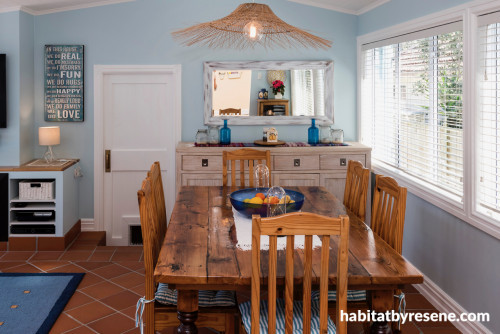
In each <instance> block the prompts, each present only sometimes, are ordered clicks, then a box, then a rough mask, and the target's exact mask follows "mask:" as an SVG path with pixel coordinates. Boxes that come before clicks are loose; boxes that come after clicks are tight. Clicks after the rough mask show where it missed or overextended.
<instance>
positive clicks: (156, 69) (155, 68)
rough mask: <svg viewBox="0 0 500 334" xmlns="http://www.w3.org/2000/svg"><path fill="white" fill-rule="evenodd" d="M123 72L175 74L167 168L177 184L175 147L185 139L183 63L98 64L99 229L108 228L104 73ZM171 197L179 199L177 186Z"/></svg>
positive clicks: (96, 155)
mask: <svg viewBox="0 0 500 334" xmlns="http://www.w3.org/2000/svg"><path fill="white" fill-rule="evenodd" d="M119 73H124V74H128V73H135V74H137V73H158V74H161V73H163V74H171V75H173V78H174V84H173V88H174V89H175V92H174V94H173V96H174V100H175V101H174V119H173V124H174V133H173V138H174V143H173V147H174V149H173V151H172V152H170V153H171V154H172V156H171V159H170V161H172V165H171V166H168V167H167V170H168V171H169V175H168V178H167V182H168V184H175V170H176V169H175V167H176V166H175V147H176V145H177V143H178V142H180V140H181V129H182V113H181V78H182V76H181V65H94V221H95V222H94V226H95V229H96V230H97V231H104V205H103V203H104V202H103V185H104V168H103V166H104V133H103V132H104V114H103V110H104V106H103V103H104V96H103V93H104V92H103V89H104V84H103V83H104V76H105V75H107V74H119ZM171 189H172V190H171V191H172V194H170V196H169V197H170V198H172V199H173V200H175V189H176V187H171ZM172 209H173V204H170V203H167V211H168V212H171V210H172Z"/></svg>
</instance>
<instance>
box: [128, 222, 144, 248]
mask: <svg viewBox="0 0 500 334" xmlns="http://www.w3.org/2000/svg"><path fill="white" fill-rule="evenodd" d="M129 228H130V231H129V236H130V240H129V245H131V246H135V245H142V231H141V225H129Z"/></svg>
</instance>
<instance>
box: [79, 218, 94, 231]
mask: <svg viewBox="0 0 500 334" xmlns="http://www.w3.org/2000/svg"><path fill="white" fill-rule="evenodd" d="M81 222H82V231H96V226H95V220H94V218H82V219H81Z"/></svg>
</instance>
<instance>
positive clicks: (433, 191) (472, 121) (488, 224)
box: [357, 2, 500, 239]
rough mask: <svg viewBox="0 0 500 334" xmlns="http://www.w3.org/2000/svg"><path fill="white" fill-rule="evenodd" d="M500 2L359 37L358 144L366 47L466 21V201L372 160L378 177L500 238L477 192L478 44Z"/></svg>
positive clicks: (457, 9)
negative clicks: (482, 25) (485, 20)
mask: <svg viewBox="0 0 500 334" xmlns="http://www.w3.org/2000/svg"><path fill="white" fill-rule="evenodd" d="M499 10H500V6H499V5H498V2H497V3H496V4H495V3H491V2H487V3H481V4H470V3H469V4H464V5H460V6H457V7H453V8H450V9H447V10H444V11H440V12H436V13H433V14H431V15H427V16H424V17H420V18H417V19H414V20H411V21H408V22H404V23H402V24H398V25H395V26H391V27H388V28H384V29H381V30H378V31H374V32H371V33H368V34H365V35H362V36H358V38H357V73H358V78H357V119H358V124H357V126H358V127H357V133H358V141H361V139H362V138H361V137H362V133H361V130H362V128H363V119H362V115H361V105H362V103H361V81H362V75H363V66H364V63H363V56H362V55H363V52H362V45H363V44H367V43H372V42H376V41H380V40H384V39H388V38H392V37H395V36H399V35H403V34H409V33H412V32H416V31H419V30H423V29H428V28H432V27H436V26H439V25H443V24H448V23H452V22H454V21H457V20H461V21H462V26H463V87H462V88H463V111H462V112H463V114H462V120H463V199H462V201H460V200H459V199H458V198H453V196H450V195H449V194H448V193H445V192H443V191H440V189H439V188H437V187H433V186H429V185H427V184H424V183H422V182H421V181H420V180H418V179H417V178H414V177H412V176H410V175H408V174H406V173H404V172H402V171H400V170H397V169H395V168H392V167H390V166H388V165H385V164H384V163H382V162H379V161H377V160H374V159H372V171H373V172H374V173H377V174H384V175H387V176H392V177H394V178H396V179H397V180H398V183H400V184H401V185H402V186H405V187H407V188H408V191H409V192H411V193H412V194H413V195H415V196H417V197H419V198H421V199H423V200H425V201H428V202H430V203H431V204H432V205H434V206H437V207H439V208H440V209H442V210H444V211H446V212H448V213H450V214H452V215H453V216H455V217H457V218H459V219H461V220H463V221H465V222H467V223H469V224H470V225H472V226H475V227H476V228H478V229H480V230H482V231H484V232H486V233H487V234H489V235H491V236H493V237H495V238H497V239H500V220H499V221H497V220H494V219H492V218H491V217H489V216H486V215H484V214H482V213H481V212H478V211H477V210H476V193H477V187H478V184H477V173H478V170H477V166H476V163H477V160H478V159H476V154H477V152H478V150H477V147H478V140H479V138H478V137H477V136H476V133H477V128H476V125H477V122H476V118H477V117H478V115H479V113H478V112H477V108H476V106H477V99H476V94H477V90H478V84H477V77H476V69H477V58H478V54H477V48H476V46H477V43H478V38H477V37H478V29H479V27H478V22H477V17H478V16H479V15H483V14H487V13H489V12H494V11H499Z"/></svg>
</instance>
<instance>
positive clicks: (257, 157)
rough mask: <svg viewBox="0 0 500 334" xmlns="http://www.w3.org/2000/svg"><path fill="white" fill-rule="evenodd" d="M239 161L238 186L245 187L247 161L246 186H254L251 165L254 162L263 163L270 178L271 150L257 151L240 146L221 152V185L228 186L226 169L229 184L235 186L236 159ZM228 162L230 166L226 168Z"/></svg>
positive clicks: (252, 165)
mask: <svg viewBox="0 0 500 334" xmlns="http://www.w3.org/2000/svg"><path fill="white" fill-rule="evenodd" d="M237 160H239V161H240V187H242V188H243V187H245V164H246V163H247V162H248V183H249V184H248V186H249V187H254V186H255V182H254V181H255V180H254V175H253V167H254V165H255V162H257V163H258V164H262V163H263V164H265V165H266V166H267V168H268V169H269V181H270V180H271V151H269V150H267V151H259V150H255V149H252V148H242V149H239V150H234V151H223V152H222V185H223V186H228V182H227V181H228V175H227V174H228V171H230V173H231V186H233V187H234V186H236V161H237ZM229 164H230V168H228V167H229V166H228V165H229Z"/></svg>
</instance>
